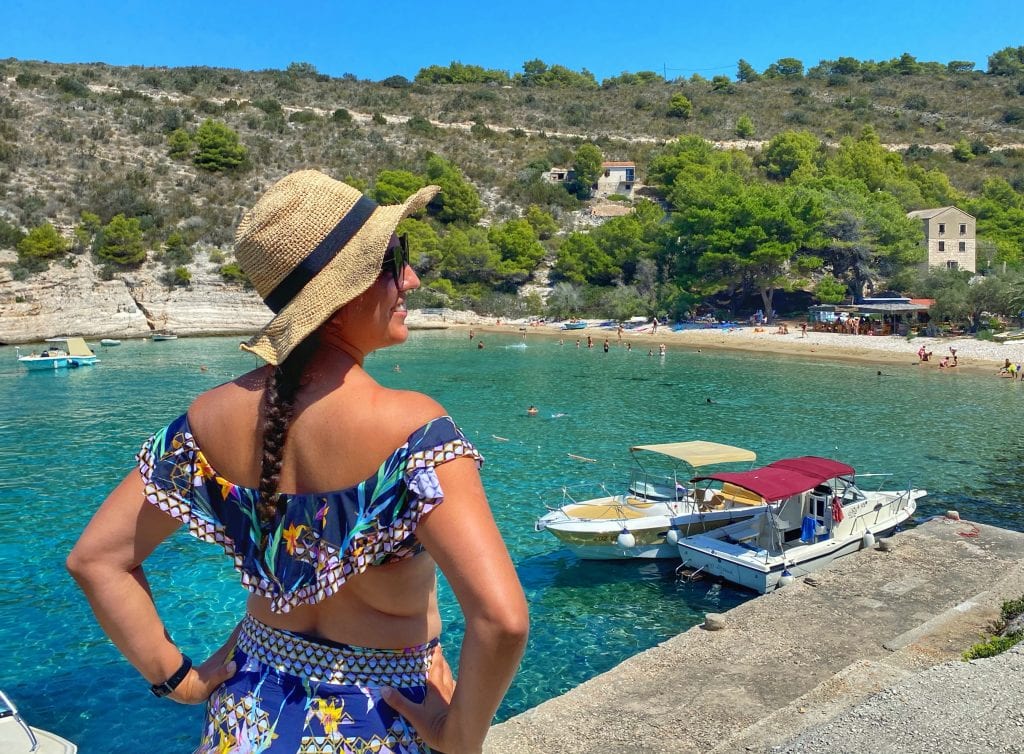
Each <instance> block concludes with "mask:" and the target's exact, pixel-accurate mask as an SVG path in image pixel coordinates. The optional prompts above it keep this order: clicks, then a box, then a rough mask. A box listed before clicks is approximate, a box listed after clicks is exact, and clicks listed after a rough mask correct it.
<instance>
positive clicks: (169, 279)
mask: <svg viewBox="0 0 1024 754" xmlns="http://www.w3.org/2000/svg"><path fill="white" fill-rule="evenodd" d="M163 280H164V283H165V284H166V285H167V286H169V287H171V288H184V287H186V286H188V285H190V284H191V283H192V273H191V272H189V271H188V267H175V268H174V269H173V270H168V271H167V274H165V275H164V277H163Z"/></svg>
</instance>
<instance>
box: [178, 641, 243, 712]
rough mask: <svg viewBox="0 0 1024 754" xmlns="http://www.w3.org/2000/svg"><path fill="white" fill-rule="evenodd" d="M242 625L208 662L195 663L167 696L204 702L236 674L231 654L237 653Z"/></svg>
mask: <svg viewBox="0 0 1024 754" xmlns="http://www.w3.org/2000/svg"><path fill="white" fill-rule="evenodd" d="M241 626H242V624H241V623H239V624H238V625H237V626H235V630H234V631H232V632H231V636H230V637H228V640H227V641H226V642H224V644H222V645H221V647H220V649H218V650H217V651H216V652H214V653H213V654H212V655H210V658H209V659H208V660H207V661H206V662H204V663H203V664H202V665H194V666H193V667H192V669H191V670H190V671H188V675H186V676H185V678H184V680H182V682H181V683H180V684H179V685H178V688H176V689H175V690H174V691H172V692H171V693H170V694H168V695H167V698H168V699H173V700H174V701H176V702H179V703H180V704H202V703H203V702H205V701H206V700H207V699H209V698H210V694H212V693H213V691H214V689H216V688H217V687H218V686H220V685H221V684H222V683H224V682H225V681H226V680H228V679H229V678H231V677H232V676H234V674H235V671H236V670H237V666H236V664H235V661H234V660H232V659H231V656H232V655H233V654H234V653H235V643H236V641H237V640H238V632H239V630H240V629H241Z"/></svg>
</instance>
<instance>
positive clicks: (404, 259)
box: [380, 233, 409, 287]
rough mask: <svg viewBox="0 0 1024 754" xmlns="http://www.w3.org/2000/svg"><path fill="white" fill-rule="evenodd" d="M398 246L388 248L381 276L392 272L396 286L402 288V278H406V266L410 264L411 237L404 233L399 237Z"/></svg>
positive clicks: (382, 264) (381, 268)
mask: <svg viewBox="0 0 1024 754" xmlns="http://www.w3.org/2000/svg"><path fill="white" fill-rule="evenodd" d="M397 238H398V244H397V245H396V246H388V248H387V250H386V251H385V252H384V259H383V261H382V262H381V264H380V271H381V274H383V273H385V272H390V273H391V277H393V278H394V280H395V285H396V286H398V287H401V286H402V278H403V277H404V276H405V266H406V265H407V264H409V236H408V235H406V234H405V233H403V234H402V235H400V236H397Z"/></svg>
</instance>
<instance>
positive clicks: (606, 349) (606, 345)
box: [604, 338, 608, 353]
mask: <svg viewBox="0 0 1024 754" xmlns="http://www.w3.org/2000/svg"><path fill="white" fill-rule="evenodd" d="M604 352H605V353H608V338H605V339H604Z"/></svg>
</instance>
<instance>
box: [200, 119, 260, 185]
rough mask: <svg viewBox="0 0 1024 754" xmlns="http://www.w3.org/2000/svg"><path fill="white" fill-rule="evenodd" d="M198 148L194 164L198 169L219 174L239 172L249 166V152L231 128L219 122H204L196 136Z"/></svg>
mask: <svg viewBox="0 0 1024 754" xmlns="http://www.w3.org/2000/svg"><path fill="white" fill-rule="evenodd" d="M194 139H195V144H196V148H197V152H196V156H195V157H194V158H193V159H192V162H194V163H195V164H196V166H197V167H200V168H203V169H204V170H209V171H211V172H219V171H225V170H237V169H241V168H243V167H245V166H246V165H247V164H248V159H249V150H247V149H246V148H245V147H244V146H243V145H242V144H241V143H240V142H239V141H238V134H237V133H235V132H234V131H233V130H232V129H231V127H230V126H228V125H227V124H226V123H222V122H220V121H217V120H209V119H207V120H204V121H203V123H202V125H200V126H199V128H197V129H196V133H195V136H194Z"/></svg>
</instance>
